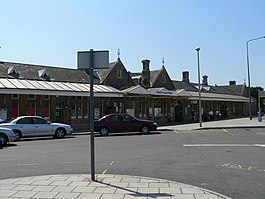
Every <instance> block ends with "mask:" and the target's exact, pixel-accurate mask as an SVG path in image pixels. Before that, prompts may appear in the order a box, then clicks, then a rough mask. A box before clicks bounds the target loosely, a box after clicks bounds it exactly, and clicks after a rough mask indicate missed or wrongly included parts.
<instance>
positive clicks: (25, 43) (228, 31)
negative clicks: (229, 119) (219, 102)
mask: <svg viewBox="0 0 265 199" xmlns="http://www.w3.org/2000/svg"><path fill="white" fill-rule="evenodd" d="M0 8H1V12H0V46H1V48H0V60H1V61H7V62H17V63H26V64H37V65H47V66H54V67H64V68H74V69H76V68H77V52H78V51H84V50H88V51H89V50H90V49H93V50H95V51H97V50H109V60H110V62H113V61H116V60H117V58H118V55H117V54H118V53H117V52H118V49H120V59H121V60H122V62H123V64H124V66H125V67H126V69H127V70H128V71H131V72H140V71H142V62H141V61H142V60H143V59H149V60H150V61H151V62H150V69H151V70H159V69H161V67H162V65H163V64H162V60H163V58H164V60H165V62H164V66H165V68H166V70H167V72H168V74H169V76H170V77H171V79H173V80H180V81H181V80H182V72H183V71H189V74H190V81H191V82H198V57H197V52H196V50H195V49H196V48H197V47H199V48H200V51H199V65H200V74H201V76H203V75H207V76H208V83H209V84H210V85H228V83H229V81H236V83H237V84H243V83H247V84H248V72H247V61H246V60H247V58H246V57H247V56H246V54H247V53H246V48H247V41H249V40H251V39H254V38H259V37H262V36H265V25H264V23H265V21H264V20H265V12H264V8H265V1H264V0H163V1H161V0H93V1H92V0H23V1H22V0H0ZM248 49H249V69H250V77H251V78H250V80H251V86H253V87H255V86H261V87H263V88H265V67H264V66H265V56H264V55H265V53H264V52H265V39H258V40H255V41H251V42H249V43H248Z"/></svg>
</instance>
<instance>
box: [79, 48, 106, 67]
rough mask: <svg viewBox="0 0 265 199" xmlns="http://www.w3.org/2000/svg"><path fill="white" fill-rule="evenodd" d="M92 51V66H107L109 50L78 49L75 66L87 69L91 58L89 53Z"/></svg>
mask: <svg viewBox="0 0 265 199" xmlns="http://www.w3.org/2000/svg"><path fill="white" fill-rule="evenodd" d="M91 53H93V57H94V58H93V66H92V67H93V68H94V69H106V68H109V51H108V50H102V51H92V52H91V51H79V52H77V67H78V69H89V68H90V64H91V62H90V61H91V60H90V54H91Z"/></svg>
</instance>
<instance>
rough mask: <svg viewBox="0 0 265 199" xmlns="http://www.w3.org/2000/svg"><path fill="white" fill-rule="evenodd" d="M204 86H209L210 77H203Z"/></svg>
mask: <svg viewBox="0 0 265 199" xmlns="http://www.w3.org/2000/svg"><path fill="white" fill-rule="evenodd" d="M202 85H205V86H208V76H207V75H204V76H202Z"/></svg>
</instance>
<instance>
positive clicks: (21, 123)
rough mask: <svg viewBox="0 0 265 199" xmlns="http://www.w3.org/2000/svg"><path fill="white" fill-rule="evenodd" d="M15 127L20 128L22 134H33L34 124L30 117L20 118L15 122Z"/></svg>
mask: <svg viewBox="0 0 265 199" xmlns="http://www.w3.org/2000/svg"><path fill="white" fill-rule="evenodd" d="M16 129H18V130H20V131H21V133H22V136H25V137H26V136H33V135H34V125H33V121H32V118H31V117H25V118H21V119H19V120H18V121H17V122H16Z"/></svg>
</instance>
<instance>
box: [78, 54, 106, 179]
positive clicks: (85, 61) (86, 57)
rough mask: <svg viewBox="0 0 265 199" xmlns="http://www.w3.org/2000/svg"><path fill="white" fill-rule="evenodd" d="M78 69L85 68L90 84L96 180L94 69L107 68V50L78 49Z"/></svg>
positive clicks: (92, 162) (92, 163) (92, 176)
mask: <svg viewBox="0 0 265 199" xmlns="http://www.w3.org/2000/svg"><path fill="white" fill-rule="evenodd" d="M77 65H78V69H85V71H87V69H88V71H87V72H88V73H89V78H90V81H89V82H90V84H89V92H90V100H89V103H90V113H89V117H90V118H89V129H90V154H91V180H92V181H96V178H95V141H94V115H95V109H94V89H93V84H94V69H107V68H109V51H107V50H105V51H94V50H93V49H90V51H79V52H78V53H77Z"/></svg>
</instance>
